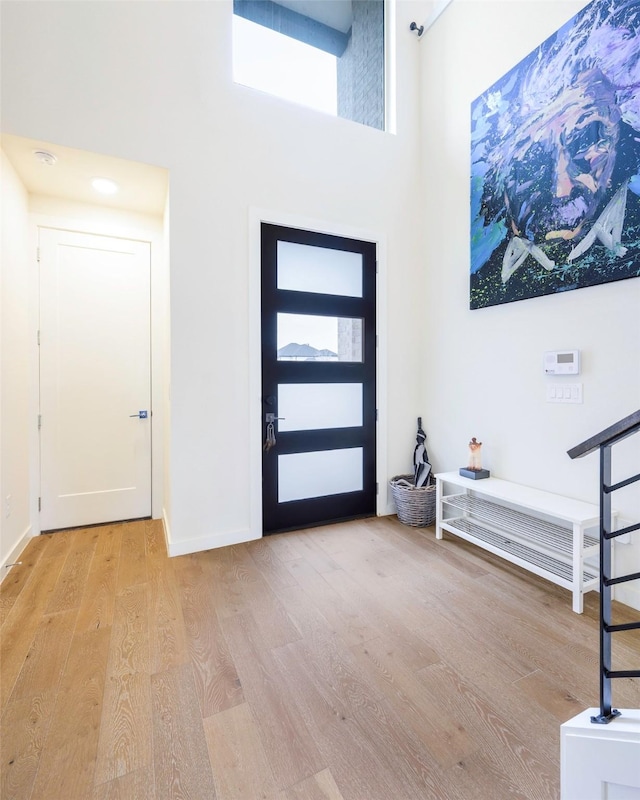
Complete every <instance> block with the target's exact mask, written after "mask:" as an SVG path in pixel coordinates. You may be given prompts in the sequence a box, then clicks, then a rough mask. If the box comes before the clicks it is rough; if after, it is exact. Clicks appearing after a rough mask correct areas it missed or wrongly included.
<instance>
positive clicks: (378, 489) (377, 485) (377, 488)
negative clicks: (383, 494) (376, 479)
mask: <svg viewBox="0 0 640 800" xmlns="http://www.w3.org/2000/svg"><path fill="white" fill-rule="evenodd" d="M376 494H380V484H379V483H376Z"/></svg>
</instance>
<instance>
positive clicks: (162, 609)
mask: <svg viewBox="0 0 640 800" xmlns="http://www.w3.org/2000/svg"><path fill="white" fill-rule="evenodd" d="M145 538H146V552H147V573H148V578H149V650H150V661H151V663H150V671H151V672H152V673H154V672H164V670H166V669H169V668H170V667H175V666H178V665H180V664H186V663H187V662H188V661H189V653H188V649H187V635H186V631H185V625H184V619H183V614H182V605H181V601H180V590H179V587H178V582H177V579H176V575H175V570H174V563H173V561H172V560H171V559H169V558H168V557H167V548H166V545H165V541H164V531H163V530H162V523H161V522H160V520H156V521H155V522H151V521H149V523H148V524H147V526H146V530H145Z"/></svg>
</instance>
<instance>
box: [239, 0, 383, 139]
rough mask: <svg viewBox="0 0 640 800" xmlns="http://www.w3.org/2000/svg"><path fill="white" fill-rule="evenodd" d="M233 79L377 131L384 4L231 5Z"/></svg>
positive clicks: (272, 1)
mask: <svg viewBox="0 0 640 800" xmlns="http://www.w3.org/2000/svg"><path fill="white" fill-rule="evenodd" d="M233 13H234V17H233V79H234V81H235V82H236V83H241V84H243V85H245V86H251V87H252V88H254V89H260V90H262V91H264V92H269V93H270V94H274V95H276V96H278V97H282V98H284V99H287V100H290V101H292V102H296V103H300V104H302V105H307V106H311V107H312V108H315V109H318V110H319V111H324V112H325V113H328V114H333V115H335V116H339V117H344V118H346V119H350V120H353V121H354V122H360V123H362V124H363V125H369V126H371V127H373V128H378V129H379V130H384V127H385V124H384V123H385V58H384V54H385V46H384V17H385V9H384V0H331V2H327V0H277V2H276V0H234V3H233Z"/></svg>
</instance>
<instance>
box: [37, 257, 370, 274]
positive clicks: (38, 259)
mask: <svg viewBox="0 0 640 800" xmlns="http://www.w3.org/2000/svg"><path fill="white" fill-rule="evenodd" d="M38 260H40V259H38ZM379 272H380V264H379V262H378V261H376V275H377V274H378V273H379Z"/></svg>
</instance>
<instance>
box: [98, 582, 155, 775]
mask: <svg viewBox="0 0 640 800" xmlns="http://www.w3.org/2000/svg"><path fill="white" fill-rule="evenodd" d="M148 605H149V600H148V587H147V586H146V584H134V585H132V586H129V587H128V588H127V589H125V590H124V591H123V592H122V593H121V594H120V595H118V597H117V599H116V607H115V612H114V620H113V627H112V641H111V647H110V650H109V662H108V665H107V671H106V674H107V678H106V686H105V692H104V703H103V705H104V709H103V714H102V719H101V725H100V748H99V753H98V760H97V763H96V775H95V783H96V784H100V783H105V782H107V781H111V780H113V779H114V778H118V777H120V776H122V775H126V774H127V773H128V772H133V771H134V770H137V769H140V768H144V767H147V766H149V765H150V764H151V763H152V759H153V743H152V740H153V736H152V729H151V726H150V724H149V721H150V718H151V673H150V656H149V629H148V613H149V612H148Z"/></svg>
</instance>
